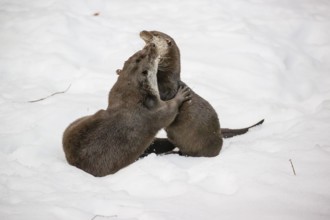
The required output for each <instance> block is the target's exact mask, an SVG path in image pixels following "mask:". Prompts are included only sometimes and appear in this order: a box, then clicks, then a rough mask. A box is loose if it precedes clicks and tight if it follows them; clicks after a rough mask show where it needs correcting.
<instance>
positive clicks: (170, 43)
mask: <svg viewBox="0 0 330 220" xmlns="http://www.w3.org/2000/svg"><path fill="white" fill-rule="evenodd" d="M166 43H167V45H168V46H169V47H171V46H172V41H171V40H169V39H166Z"/></svg>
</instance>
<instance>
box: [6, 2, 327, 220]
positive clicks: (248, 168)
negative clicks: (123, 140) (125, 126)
mask: <svg viewBox="0 0 330 220" xmlns="http://www.w3.org/2000/svg"><path fill="white" fill-rule="evenodd" d="M141 30H159V31H162V32H165V33H168V34H169V35H171V36H172V37H173V38H174V39H175V40H176V42H177V44H178V46H179V48H180V50H181V55H182V72H181V74H182V80H183V81H184V82H186V83H187V84H188V85H189V86H190V87H191V88H192V89H193V90H194V91H195V92H197V93H198V94H200V95H201V96H202V97H204V98H205V99H206V100H208V101H209V102H210V103H211V104H212V106H213V107H214V108H215V109H216V111H217V113H218V115H219V118H220V121H221V125H222V126H223V127H230V128H238V127H244V126H247V125H250V124H253V123H255V122H257V121H258V120H260V119H262V118H265V119H266V121H265V123H264V124H263V125H262V126H259V127H258V128H255V129H252V130H251V131H250V132H249V133H248V134H245V135H242V136H238V137H235V138H232V139H226V140H225V142H224V146H223V149H222V151H221V154H220V155H219V156H217V157H214V158H187V157H180V156H177V155H168V156H156V155H154V154H152V155H150V156H148V157H147V158H144V159H143V160H139V161H137V162H136V163H134V164H132V165H130V166H128V167H126V168H124V169H122V170H121V171H119V172H118V173H116V174H114V175H109V176H106V177H103V178H95V177H93V176H91V175H89V174H87V173H85V172H83V171H81V170H79V169H77V168H75V167H72V166H70V165H69V164H68V163H67V162H66V160H65V156H64V153H63V150H62V143H61V138H62V133H63V131H64V129H65V128H66V127H67V126H68V124H69V123H71V122H72V121H73V120H75V119H77V118H78V117H81V116H84V115H88V114H93V113H94V112H96V111H97V110H99V109H101V108H103V109H104V108H106V107H107V95H108V92H109V90H110V88H111V87H112V85H113V84H114V83H115V81H116V79H117V75H116V73H115V71H116V69H119V68H121V67H122V66H123V63H124V61H125V60H126V59H127V58H128V57H129V56H131V55H132V54H133V53H134V52H136V51H137V50H139V49H141V48H142V47H143V45H144V43H143V41H142V40H141V39H140V38H139V32H140V31H141ZM70 84H71V87H70V88H69V89H68V90H67V91H66V92H65V93H61V94H57V95H54V96H51V97H49V98H47V99H44V100H41V101H38V102H29V101H33V100H38V99H40V98H43V97H47V96H49V95H51V94H53V93H55V92H61V91H62V92H63V91H64V90H66V89H67V88H68V87H69V85H70ZM0 105H1V107H0V120H1V124H0V144H1V146H0V219H2V220H26V219H33V220H44V219H47V220H59V219H61V220H62V219H70V220H91V219H93V220H105V219H107V220H108V219H110V220H188V219H189V220H200V219H205V220H214V219H224V220H227V219H233V220H240V219H244V220H245V219H263V220H264V219H282V220H285V219H290V220H295V219H297V220H298V219H299V220H304V219H306V220H310V219H313V220H320V219H324V220H325V219H330V2H329V1H328V0H290V1H287V0H232V1H227V0H182V1H174V0H166V1H147V0H139V1H135V0H125V1H119V0H118V1H109V0H79V1H74V0H56V1H55V0H33V1H29V0H0ZM201 114H203V112H201ZM159 136H161V137H164V136H165V133H164V132H163V131H162V132H161V133H160V134H159ZM290 159H291V160H292V164H293V166H294V168H295V171H296V176H295V175H294V173H293V169H292V167H291V163H290V161H289V160H290Z"/></svg>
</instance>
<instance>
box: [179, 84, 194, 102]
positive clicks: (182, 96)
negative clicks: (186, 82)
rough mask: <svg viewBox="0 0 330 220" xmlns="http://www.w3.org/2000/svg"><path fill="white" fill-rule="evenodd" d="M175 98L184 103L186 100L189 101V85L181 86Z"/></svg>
mask: <svg viewBox="0 0 330 220" xmlns="http://www.w3.org/2000/svg"><path fill="white" fill-rule="evenodd" d="M175 98H176V99H177V100H178V101H179V103H180V104H182V103H183V102H185V101H188V100H190V99H191V93H190V89H189V87H187V86H185V87H183V86H180V88H179V90H178V93H177V94H176V96H175Z"/></svg>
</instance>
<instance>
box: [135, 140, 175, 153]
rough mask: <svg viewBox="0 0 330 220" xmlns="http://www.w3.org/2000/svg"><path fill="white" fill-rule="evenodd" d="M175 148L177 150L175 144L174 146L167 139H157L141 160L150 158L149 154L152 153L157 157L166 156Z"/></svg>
mask: <svg viewBox="0 0 330 220" xmlns="http://www.w3.org/2000/svg"><path fill="white" fill-rule="evenodd" d="M174 148H175V146H174V144H172V142H170V141H169V140H168V139H167V138H155V140H154V141H153V142H152V144H151V145H150V146H149V147H148V148H147V149H146V150H145V151H144V153H143V154H142V155H141V156H140V158H143V157H145V156H148V155H149V154H152V153H155V154H157V155H159V154H165V153H168V152H171V151H173V150H174Z"/></svg>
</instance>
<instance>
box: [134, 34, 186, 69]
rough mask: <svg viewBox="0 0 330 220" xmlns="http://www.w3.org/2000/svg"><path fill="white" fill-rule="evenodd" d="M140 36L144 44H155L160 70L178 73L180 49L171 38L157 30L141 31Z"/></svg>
mask: <svg viewBox="0 0 330 220" xmlns="http://www.w3.org/2000/svg"><path fill="white" fill-rule="evenodd" d="M140 37H141V38H142V39H143V40H144V42H145V43H146V45H148V44H150V43H153V44H155V45H156V47H157V49H158V53H159V56H160V61H159V69H160V70H167V71H171V72H173V73H175V74H180V51H179V48H178V46H177V45H176V43H175V41H174V40H173V38H171V37H170V36H168V35H167V34H164V33H162V32H159V31H141V32H140Z"/></svg>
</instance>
